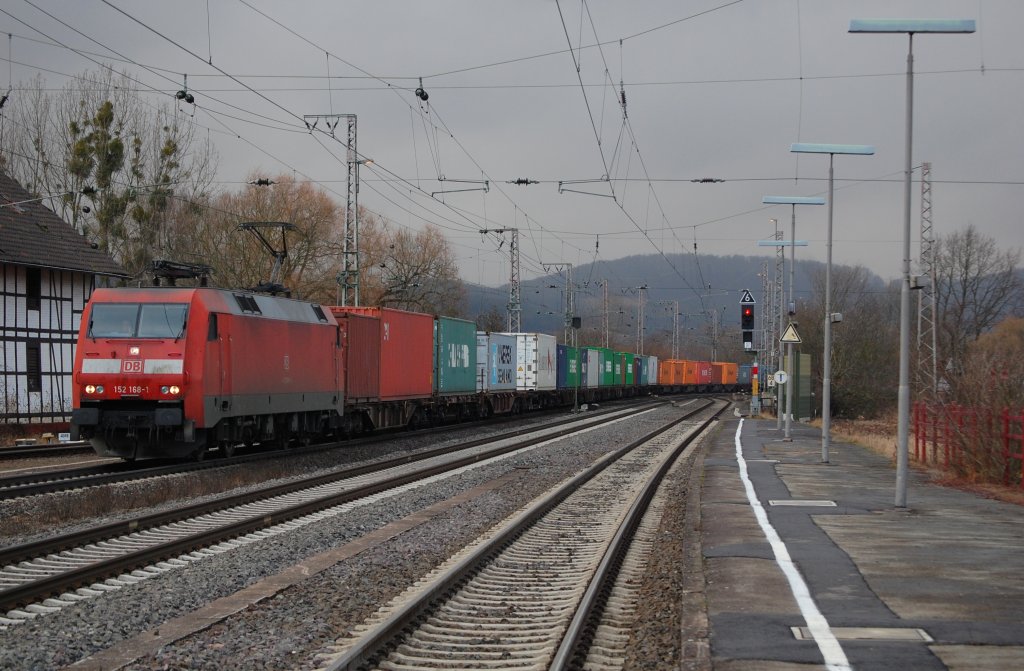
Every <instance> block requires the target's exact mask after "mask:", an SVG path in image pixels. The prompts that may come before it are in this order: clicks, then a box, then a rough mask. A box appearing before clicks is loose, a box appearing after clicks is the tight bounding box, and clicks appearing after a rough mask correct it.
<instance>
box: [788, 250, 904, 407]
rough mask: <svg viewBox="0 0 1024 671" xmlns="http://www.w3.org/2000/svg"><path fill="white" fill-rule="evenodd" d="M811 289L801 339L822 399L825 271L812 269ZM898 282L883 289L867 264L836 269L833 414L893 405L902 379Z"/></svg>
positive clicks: (802, 307) (801, 311)
mask: <svg viewBox="0 0 1024 671" xmlns="http://www.w3.org/2000/svg"><path fill="white" fill-rule="evenodd" d="M810 280H811V286H812V291H811V294H810V297H809V298H808V299H807V300H804V301H801V302H800V303H799V304H798V306H797V320H798V322H799V324H800V336H801V338H802V339H803V343H802V344H801V345H800V351H801V352H804V353H806V354H810V355H811V362H812V363H811V370H812V371H813V380H814V388H815V390H816V392H815V393H816V396H817V398H822V394H821V388H822V383H823V381H822V371H823V369H824V366H823V362H822V357H823V356H824V337H825V305H824V296H825V269H824V267H822V268H819V269H817V270H815V271H812V272H811V273H810ZM898 298H899V291H898V286H897V285H895V284H891V285H889V286H888V287H882V286H880V285H879V283H878V282H877V280H873V278H872V276H871V273H870V272H868V270H867V269H866V268H864V267H863V266H856V267H850V266H833V267H832V311H833V312H839V313H841V314H842V315H843V321H842V322H841V323H838V324H833V327H832V381H831V382H832V386H831V397H832V408H831V413H832V415H833V416H835V417H850V418H855V417H859V416H866V417H873V416H876V415H877V414H879V413H882V412H885V411H886V410H888V409H891V408H892V407H894V406H895V402H896V389H897V383H898V363H899V361H898V352H899V347H898V344H897V343H898V330H897V329H898V319H897V310H898Z"/></svg>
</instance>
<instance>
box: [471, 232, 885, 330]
mask: <svg viewBox="0 0 1024 671" xmlns="http://www.w3.org/2000/svg"><path fill="white" fill-rule="evenodd" d="M824 268H825V264H823V263H820V262H817V261H801V260H800V253H799V250H798V251H797V259H796V273H795V289H794V297H795V299H796V300H797V301H800V300H802V299H803V298H804V297H807V296H808V295H809V294H810V288H811V286H812V278H813V277H815V276H816V275H817V276H819V277H820V276H823V274H824ZM765 269H767V273H768V276H769V278H772V277H773V275H774V273H775V259H774V257H767V256H739V255H734V256H710V255H701V256H700V257H695V256H694V255H692V254H689V255H683V254H677V255H670V256H667V257H662V256H660V255H656V254H649V255H642V256H629V257H625V258H622V259H617V260H614V261H608V260H601V261H598V262H596V263H588V264H581V265H580V266H577V267H575V268H573V280H574V283H575V284H576V285H577V287H578V291H579V293H578V294H577V298H576V303H577V313H578V314H579V315H580V316H581V317H582V318H583V320H584V325H583V327H584V328H588V327H595V326H596V327H599V326H600V323H601V319H602V312H603V311H602V300H603V292H604V290H603V287H602V285H601V283H602V281H603V280H607V281H608V302H609V314H610V318H609V321H610V324H609V326H610V329H611V330H613V331H620V332H623V333H625V334H628V333H629V332H630V330H631V329H632V330H633V332H634V333H635V328H636V327H635V321H634V320H635V318H636V312H637V305H638V297H637V287H640V286H646V287H647V291H646V292H645V309H644V313H645V319H644V322H645V325H646V327H647V330H648V331H649V332H650V331H654V330H658V329H661V328H671V323H672V311H673V306H671V305H666V304H664V303H661V302H662V301H678V302H679V312H680V314H681V315H684V317H683V321H684V322H685V321H690V322H698V321H700V322H706V321H708V317H707V316H706V314H707V312H708V311H711V310H717V311H718V312H719V313H720V315H721V321H720V322H719V323H720V324H722V325H723V326H724V327H729V326H735V325H736V324H738V321H739V301H740V297H741V295H742V292H743V290H745V289H747V290H749V291H750V292H751V294H752V295H753V297H754V300H755V301H756V302H757V305H758V306H760V305H761V304H762V303H763V301H764V296H763V282H762V279H761V276H760V275H761V273H762V272H764V271H765ZM833 270H834V271H835V268H833ZM784 278H785V279H784V286H785V287H786V295H787V297H788V294H789V257H788V255H787V258H786V263H785V268H784ZM872 280H873V281H875V280H876V281H877V283H878V286H879V287H881V286H882V285H883V284H884V283H883V280H882V279H881V278H878V277H876V276H873V277H872ZM819 283H820V280H819ZM564 287H565V278H564V277H563V276H560V275H558V274H552V275H548V276H546V277H540V278H536V279H530V280H526V281H524V282H523V284H522V302H523V313H522V320H523V329H524V330H526V331H541V332H551V333H555V332H560V331H561V329H562V323H563V314H564V309H565V308H564V307H563V306H564V303H563V298H562V296H563V291H564ZM466 298H467V300H466V311H467V314H468V315H469V316H470V317H472V318H476V317H478V316H479V315H483V314H486V313H487V312H488V311H490V310H492V309H493V310H497V311H498V312H499V313H500V314H502V315H504V314H505V306H506V304H507V303H508V285H507V284H506V285H503V286H501V287H482V286H479V285H473V284H469V283H467V284H466ZM758 310H759V311H760V307H758ZM701 313H704V316H702V315H701ZM758 314H759V315H760V312H758Z"/></svg>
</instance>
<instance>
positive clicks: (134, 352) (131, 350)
mask: <svg viewBox="0 0 1024 671" xmlns="http://www.w3.org/2000/svg"><path fill="white" fill-rule="evenodd" d="M128 354H130V355H131V356H139V348H138V347H137V346H132V347H129V348H128Z"/></svg>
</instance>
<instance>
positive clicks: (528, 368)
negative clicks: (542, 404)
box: [507, 333, 558, 391]
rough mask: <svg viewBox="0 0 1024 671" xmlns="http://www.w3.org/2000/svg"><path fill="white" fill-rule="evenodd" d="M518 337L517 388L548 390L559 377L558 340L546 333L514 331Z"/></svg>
mask: <svg viewBox="0 0 1024 671" xmlns="http://www.w3.org/2000/svg"><path fill="white" fill-rule="evenodd" d="M507 335H514V336H515V338H516V389H518V390H520V391H547V390H550V389H554V388H555V384H556V383H557V381H558V380H557V378H558V359H557V357H558V340H557V339H556V338H555V336H553V335H547V334H546V333H513V334H507Z"/></svg>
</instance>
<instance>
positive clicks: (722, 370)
mask: <svg viewBox="0 0 1024 671" xmlns="http://www.w3.org/2000/svg"><path fill="white" fill-rule="evenodd" d="M711 371H712V372H711V383H712V384H717V385H723V386H724V385H734V384H736V377H737V374H738V373H739V365H738V364H735V363H729V362H720V361H715V362H713V363H712V364H711Z"/></svg>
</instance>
